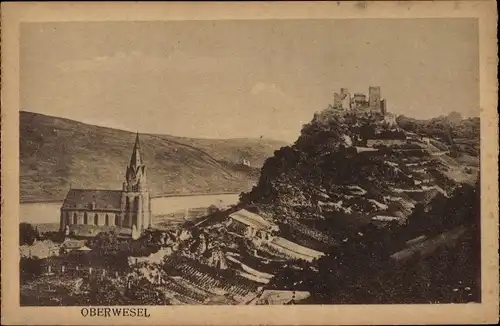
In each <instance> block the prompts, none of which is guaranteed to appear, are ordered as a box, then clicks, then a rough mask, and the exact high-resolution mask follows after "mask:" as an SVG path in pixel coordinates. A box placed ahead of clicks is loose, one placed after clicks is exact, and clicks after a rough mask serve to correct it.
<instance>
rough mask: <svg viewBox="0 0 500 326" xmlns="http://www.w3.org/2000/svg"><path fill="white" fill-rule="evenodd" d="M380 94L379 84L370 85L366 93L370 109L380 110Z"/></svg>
mask: <svg viewBox="0 0 500 326" xmlns="http://www.w3.org/2000/svg"><path fill="white" fill-rule="evenodd" d="M380 96H381V94H380V86H370V88H369V94H368V102H369V107H370V110H376V111H381V106H380Z"/></svg>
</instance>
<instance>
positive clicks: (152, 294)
mask: <svg viewBox="0 0 500 326" xmlns="http://www.w3.org/2000/svg"><path fill="white" fill-rule="evenodd" d="M127 297H128V298H129V299H130V300H131V302H130V303H131V304H140V305H169V304H170V302H169V300H168V298H167V297H166V296H165V293H163V292H162V291H161V290H160V289H159V288H157V287H155V286H154V285H153V284H151V283H150V282H148V281H147V280H146V279H140V280H139V281H138V282H134V283H133V284H131V285H130V289H128V290H127Z"/></svg>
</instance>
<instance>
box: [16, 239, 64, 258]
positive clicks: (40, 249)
mask: <svg viewBox="0 0 500 326" xmlns="http://www.w3.org/2000/svg"><path fill="white" fill-rule="evenodd" d="M19 250H20V256H21V257H23V258H38V259H44V258H48V257H52V256H59V246H58V245H57V244H55V243H53V242H52V241H50V240H43V241H35V243H33V244H32V245H31V246H27V245H24V246H21V247H20V248H19Z"/></svg>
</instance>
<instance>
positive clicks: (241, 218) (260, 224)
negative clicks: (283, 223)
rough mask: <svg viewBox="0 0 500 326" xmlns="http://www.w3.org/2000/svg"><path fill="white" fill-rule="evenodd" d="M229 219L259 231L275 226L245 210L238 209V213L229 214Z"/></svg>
mask: <svg viewBox="0 0 500 326" xmlns="http://www.w3.org/2000/svg"><path fill="white" fill-rule="evenodd" d="M229 217H230V218H232V219H234V220H236V221H238V222H240V223H243V224H245V225H248V226H251V227H253V228H256V229H259V230H263V229H269V228H272V227H273V226H275V224H274V223H272V222H269V221H267V220H265V219H264V218H263V217H262V216H260V215H257V214H255V213H252V212H249V211H247V210H246V209H240V210H239V211H237V212H234V213H232V214H230V215H229Z"/></svg>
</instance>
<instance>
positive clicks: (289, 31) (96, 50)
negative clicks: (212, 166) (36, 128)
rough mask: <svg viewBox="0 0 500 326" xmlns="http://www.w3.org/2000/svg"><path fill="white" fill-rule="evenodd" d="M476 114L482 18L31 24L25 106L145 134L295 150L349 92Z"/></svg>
mask: <svg viewBox="0 0 500 326" xmlns="http://www.w3.org/2000/svg"><path fill="white" fill-rule="evenodd" d="M369 86H380V87H381V92H382V98H385V99H386V101H387V109H388V111H390V112H394V113H397V114H404V115H407V116H412V117H415V118H431V117H436V116H439V115H446V114H448V113H450V112H451V111H457V112H460V113H461V114H462V115H463V116H464V117H469V116H478V115H479V49H478V25H477V20H476V19H450V18H441V19H357V20H356V19H337V20H332V19H329V20H245V21H244V20H240V21H220V20H219V21H157V22H62V23H61V22H60V23H23V24H22V26H21V39H20V97H21V98H20V100H21V109H22V110H25V111H31V112H37V113H42V114H46V115H52V116H58V117H65V118H70V119H74V120H78V121H82V122H85V123H91V124H96V125H101V126H108V127H113V128H120V129H125V130H129V131H139V132H141V133H162V134H171V135H176V136H185V137H196V138H235V137H237V138H240V137H251V138H258V137H261V136H262V137H264V138H271V139H276V140H284V141H287V142H293V141H295V140H296V138H297V137H298V135H299V134H300V129H301V127H302V125H303V124H305V123H307V122H309V121H310V120H311V118H312V116H313V114H314V112H317V111H321V110H323V109H325V108H326V107H328V104H330V103H333V94H334V92H338V91H339V90H340V88H341V87H345V88H348V89H349V91H350V92H351V93H354V92H361V93H366V94H367V93H368V87H369Z"/></svg>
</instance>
